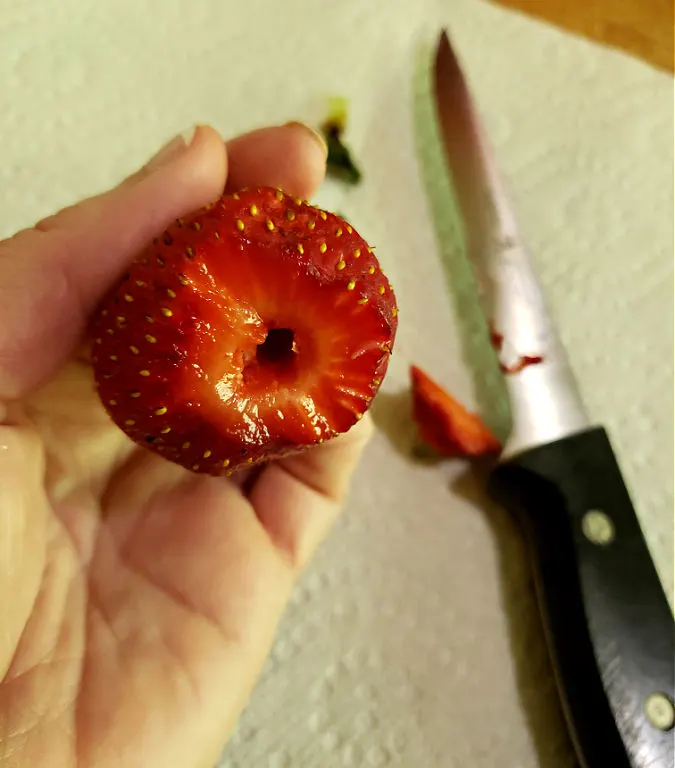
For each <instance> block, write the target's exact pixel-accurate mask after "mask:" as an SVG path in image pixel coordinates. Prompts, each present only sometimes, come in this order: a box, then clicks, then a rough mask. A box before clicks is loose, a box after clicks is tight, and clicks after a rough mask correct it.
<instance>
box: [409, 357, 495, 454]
mask: <svg viewBox="0 0 675 768" xmlns="http://www.w3.org/2000/svg"><path fill="white" fill-rule="evenodd" d="M410 376H411V379H412V398H413V416H414V419H415V421H416V423H417V427H418V429H419V432H420V436H421V438H422V439H423V440H424V442H425V443H427V445H429V446H430V447H431V448H433V449H434V450H435V451H436V452H437V453H438V454H439V455H441V456H448V457H457V456H483V455H485V454H494V453H499V451H500V450H501V445H500V443H499V441H498V440H497V438H496V437H495V436H494V435H493V434H492V432H490V430H489V429H488V428H487V427H486V426H485V424H483V422H482V421H481V420H480V418H479V417H478V416H477V415H476V414H474V413H469V411H467V410H466V408H465V407H464V406H463V405H462V404H461V403H460V402H458V401H457V400H455V398H454V397H452V396H451V395H450V394H449V393H448V392H446V391H445V390H444V389H442V388H441V387H440V386H439V385H438V384H436V382H435V381H432V379H430V378H429V376H427V374H426V373H424V371H422V370H421V369H420V368H418V367H417V366H415V365H412V366H410Z"/></svg>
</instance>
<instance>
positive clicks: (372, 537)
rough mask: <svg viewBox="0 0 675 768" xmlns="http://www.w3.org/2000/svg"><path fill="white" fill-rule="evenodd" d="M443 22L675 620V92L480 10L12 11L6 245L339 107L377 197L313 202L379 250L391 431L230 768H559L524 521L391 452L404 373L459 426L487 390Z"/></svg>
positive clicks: (53, 6) (61, 7) (307, 589)
mask: <svg viewBox="0 0 675 768" xmlns="http://www.w3.org/2000/svg"><path fill="white" fill-rule="evenodd" d="M413 7H414V8H415V10H414V11H413ZM441 24H447V25H449V26H450V28H451V30H452V33H453V36H454V39H455V40H456V43H457V46H458V49H459V51H460V53H461V54H462V57H463V59H464V61H465V63H466V67H467V70H468V71H469V73H470V75H471V79H472V82H473V84H474V87H475V91H476V94H477V97H478V99H479V101H480V103H481V106H482V110H483V112H484V114H485V117H486V121H487V125H488V128H489V131H490V133H491V137H492V140H493V143H494V144H495V145H496V149H497V153H498V157H499V161H500V163H501V165H502V167H503V169H504V171H505V172H506V174H507V176H508V177H509V181H510V186H511V189H512V192H513V196H514V198H515V202H516V204H517V208H518V212H519V214H520V219H521V222H522V227H523V230H524V231H525V232H526V233H527V236H528V239H529V242H530V245H531V247H532V252H533V256H534V259H535V261H536V265H537V268H538V269H539V271H540V274H541V277H542V279H543V282H544V284H545V286H546V289H547V292H548V295H549V297H550V301H551V304H552V307H553V309H554V311H555V315H556V317H557V319H558V322H559V326H560V329H561V332H562V335H563V337H564V339H565V342H566V343H567V345H568V347H569V350H570V353H571V358H572V362H573V364H574V367H575V369H576V371H577V373H578V376H579V379H580V382H581V386H582V389H583V393H584V396H585V398H586V400H587V402H588V404H589V407H590V409H591V412H592V413H593V415H594V416H595V417H597V419H599V420H602V421H603V422H604V423H606V424H607V425H608V427H609V429H610V431H611V434H612V437H613V439H614V441H615V444H616V447H617V449H618V452H619V455H620V457H621V460H622V464H623V468H624V470H625V474H626V476H627V479H628V482H629V485H630V487H631V489H632V491H633V493H634V497H635V500H636V502H637V505H638V509H639V514H640V517H641V520H642V522H643V524H644V526H645V528H646V532H647V536H648V539H649V542H650V545H651V547H652V549H653V552H654V554H655V557H656V559H657V562H658V566H659V568H660V571H661V573H662V575H663V577H664V579H665V580H666V581H667V589H668V592H669V594H670V595H671V598H672V567H673V566H672V553H673V482H672V481H673V435H672V428H673V398H672V391H673V369H672V352H673V305H672V289H673V280H672V277H673V275H672V266H673V264H672V247H673V213H672V211H673V195H672V193H673V178H672V174H673V145H672V136H673V85H672V80H671V79H670V78H668V77H667V76H665V75H663V74H660V73H657V72H655V71H653V70H651V69H649V68H648V67H646V66H645V65H643V64H641V63H639V62H637V61H633V60H631V59H628V58H626V57H624V56H623V55H620V54H617V53H614V52H611V51H605V50H601V49H598V48H595V47H593V46H592V45H591V44H589V43H586V42H583V41H579V40H576V39H573V38H570V37H567V36H565V35H563V34H561V33H558V32H557V31H555V30H552V29H550V28H548V27H544V26H540V25H539V24H537V23H535V22H531V21H528V20H525V19H522V18H520V17H518V16H516V15H510V14H508V13H506V12H504V11H502V10H500V9H497V8H494V7H491V6H489V5H483V4H482V3H480V2H478V0H454V2H453V1H452V0H416V2H415V3H414V4H411V3H410V1H409V0H388V1H387V2H374V1H372V0H371V1H370V2H363V0H341V2H339V3H335V2H327V1H324V2H320V1H319V0H314V2H307V0H283V2H276V3H273V2H269V1H266V0H247V2H245V3H244V2H234V1H233V0H229V2H228V1H227V0H201V1H200V2H187V0H185V1H184V2H181V0H115V2H112V0H99V2H97V3H82V2H81V1H80V0H40V1H39V2H38V0H21V2H20V3H17V2H16V1H15V0H0V83H1V84H2V85H1V86H0V137H1V138H2V160H1V162H0V199H1V205H0V235H6V234H9V233H11V232H12V231H14V230H15V229H17V228H19V227H21V226H24V225H27V224H29V223H31V222H33V221H34V220H35V219H37V218H38V217H41V216H43V215H45V214H47V213H49V212H51V211H52V210H53V209H54V208H56V207H58V206H61V205H64V204H67V203H70V202H72V201H74V200H75V199H77V198H79V197H81V196H83V195H86V194H90V193H93V192H95V191H98V190H100V189H102V188H104V187H106V186H107V185H109V184H111V183H113V182H115V181H117V180H118V178H119V177H120V176H122V175H123V174H126V173H127V172H129V171H131V170H133V169H134V168H135V167H136V166H137V165H139V164H140V163H142V162H143V161H144V160H145V159H146V157H147V156H148V155H150V154H151V153H152V152H153V151H154V150H155V149H156V147H157V146H158V145H159V144H160V143H162V142H163V141H165V140H166V139H167V138H168V137H170V136H171V135H172V134H173V133H175V132H177V131H179V130H182V129H183V128H185V127H186V126H189V125H191V124H193V123H194V122H195V121H200V122H211V123H212V124H213V125H215V126H216V127H217V128H218V129H220V130H221V131H222V132H223V133H224V134H225V135H230V134H234V133H237V132H240V131H243V130H246V129H248V128H250V127H252V126H255V125H258V124H261V123H268V122H282V121H285V120H287V119H290V118H300V119H303V118H304V119H306V120H311V119H314V118H316V117H317V116H318V115H319V114H320V109H321V106H322V104H323V99H324V97H325V96H326V95H329V94H335V93H339V94H345V95H347V96H348V97H349V99H350V103H351V117H352V122H351V126H350V136H349V139H350V142H351V145H352V147H353V149H354V152H355V154H356V156H357V157H358V158H360V159H361V161H362V163H363V165H364V166H365V175H366V182H365V184H364V185H363V186H361V187H360V188H358V189H356V190H354V191H353V192H350V193H349V194H348V195H346V194H344V193H343V192H342V191H340V190H335V189H333V190H325V191H324V192H323V193H322V194H323V199H324V200H329V199H330V201H331V202H332V203H335V204H337V205H338V206H339V208H340V210H341V211H343V212H344V213H346V214H347V215H348V216H349V217H351V218H352V219H353V220H354V223H355V224H356V226H357V227H358V228H359V229H360V230H362V233H363V234H364V236H366V237H367V238H368V239H370V240H371V241H372V242H373V243H374V244H376V245H377V248H378V254H379V255H380V257H381V259H382V261H383V262H384V265H385V269H386V271H387V272H388V274H390V277H391V280H392V282H393V283H394V284H395V286H396V289H397V293H398V296H399V300H400V307H401V326H400V336H399V341H398V347H397V351H396V354H395V355H394V358H393V361H392V366H391V369H390V371H391V372H390V374H389V376H388V379H387V381H386V386H385V394H384V395H383V396H382V398H380V404H379V408H378V411H377V417H378V422H379V424H380V425H381V427H382V431H381V432H379V433H378V435H377V437H376V439H375V440H374V442H373V444H372V447H371V448H370V450H369V453H368V455H367V458H366V461H365V462H364V464H363V466H362V467H361V470H360V472H359V475H358V478H357V482H356V484H355V487H354V490H353V493H352V497H351V501H350V504H349V507H348V509H347V511H346V514H345V516H344V518H343V520H342V521H341V523H340V524H339V525H338V527H337V529H336V531H335V533H334V535H333V536H332V538H331V539H330V541H329V542H327V544H326V545H325V546H324V548H323V549H322V551H321V552H320V554H319V555H318V557H317V559H316V561H315V563H314V564H313V566H312V568H311V570H310V571H309V572H308V573H307V574H306V576H305V578H304V579H303V581H302V583H301V585H300V586H299V587H298V589H297V591H296V593H295V596H294V599H293V603H292V605H291V607H290V609H289V611H288V613H287V616H286V617H285V620H284V624H283V628H282V632H281V634H280V637H279V639H278V642H277V644H276V648H275V650H274V653H273V656H272V658H271V659H270V662H269V664H268V665H267V667H266V670H265V673H264V676H263V679H262V681H261V683H260V685H259V686H258V688H257V690H256V692H255V694H254V696H253V699H252V701H251V704H250V707H249V709H248V710H247V712H246V713H245V715H244V717H243V719H242V722H241V725H240V728H239V730H238V731H237V733H236V734H235V736H234V738H233V739H232V741H231V743H230V745H229V746H228V748H227V750H226V752H225V754H224V756H223V762H222V766H223V768H225V766H227V768H235V767H236V768H258V767H260V768H287V767H288V766H293V767H294V768H305V767H309V768H329V766H348V767H349V766H354V767H357V768H361V767H362V766H363V767H364V768H367V767H368V766H390V765H392V766H393V765H397V766H405V767H406V768H408V767H412V766H424V767H425V768H426V767H427V766H428V767H429V768H453V766H461V767H462V768H466V767H468V766H471V768H494V766H500V768H501V767H502V766H503V767H504V768H535V766H538V765H542V766H546V767H547V768H567V767H568V766H572V765H573V760H572V757H571V753H570V749H569V746H568V743H567V740H566V737H565V735H564V729H563V727H562V724H561V721H560V718H559V714H558V711H557V709H556V704H555V696H554V693H553V688H552V682H551V679H550V672H549V669H548V667H547V663H546V657H545V655H544V653H543V650H542V638H541V635H540V633H539V629H538V625H537V623H536V614H535V613H534V609H533V598H532V592H531V589H530V585H529V582H528V577H527V571H526V569H525V565H524V558H523V551H522V546H521V543H520V540H519V538H518V535H517V532H516V530H515V528H514V526H513V524H512V523H511V521H510V520H509V519H508V518H507V516H506V515H505V514H504V513H503V512H502V511H501V510H498V509H495V508H493V507H492V506H490V505H488V504H487V502H486V501H485V499H484V497H483V495H482V493H481V492H480V491H479V487H480V486H479V483H478V482H477V481H472V480H471V479H470V478H468V477H467V476H465V475H464V469H463V467H461V466H453V465H446V466H442V467H436V468H431V467H421V466H418V465H414V464H413V463H411V462H410V461H409V459H407V458H406V457H405V456H404V455H403V454H402V453H401V452H400V451H399V450H396V446H398V447H404V448H406V450H407V448H408V439H409V434H410V431H409V425H408V424H407V423H406V416H405V413H404V411H402V409H401V404H402V403H403V402H404V399H402V398H401V396H400V395H399V394H397V393H399V392H400V391H401V390H403V389H404V388H405V387H406V385H407V366H408V364H409V363H410V362H411V361H413V360H414V361H415V362H417V363H419V364H421V365H422V366H424V367H426V368H428V369H429V370H430V371H431V372H433V374H434V375H435V376H436V377H437V378H438V379H440V380H442V381H444V382H446V383H447V384H448V385H449V386H450V387H451V388H452V390H453V391H454V392H455V393H456V394H457V395H459V396H460V397H462V398H463V399H464V400H465V401H467V402H469V403H472V402H473V403H481V402H482V400H483V398H484V397H485V392H486V391H487V392H488V393H489V391H491V388H494V384H493V383H491V382H492V380H491V378H490V376H488V374H487V373H484V374H482V375H483V377H486V378H485V380H484V381H483V383H482V384H481V383H480V381H479V385H476V384H475V383H474V378H473V375H472V372H471V370H470V366H469V365H468V360H471V359H473V358H474V357H475V356H476V355H475V354H474V353H476V350H478V349H479V347H480V345H481V344H482V343H483V342H481V341H480V330H481V329H480V328H478V327H476V326H475V325H474V324H473V321H472V320H471V312H469V311H468V309H469V308H470V306H471V301H472V299H471V296H470V294H469V295H467V293H466V290H465V289H464V288H462V287H461V281H459V283H460V288H459V289H458V287H457V285H458V283H457V282H456V281H455V278H453V277H451V276H449V274H448V273H447V272H446V268H445V267H444V265H446V266H448V265H452V264H454V265H455V266H456V265H457V263H458V259H457V258H456V257H457V254H458V245H457V242H458V241H457V234H456V232H455V231H454V228H453V224H452V220H451V217H450V216H448V215H445V216H443V215H440V216H439V215H437V214H439V213H441V214H442V212H443V209H444V206H447V205H448V199H449V198H448V190H447V181H446V180H445V178H444V176H443V172H442V169H441V168H440V166H439V165H438V160H439V158H440V155H439V154H438V148H437V147H435V146H434V137H433V130H432V127H431V125H430V122H429V115H430V107H429V103H428V92H427V89H428V84H427V82H426V80H425V75H424V67H425V66H426V65H427V64H428V54H429V50H430V44H431V42H432V41H433V39H434V37H435V35H436V33H437V30H438V28H439V26H440V25H441ZM448 281H450V285H451V286H454V287H453V288H452V290H447V287H448V284H449V283H448ZM458 315H459V316H461V317H463V318H464V320H463V321H462V323H459V322H458V320H457V316H458ZM467 315H468V317H469V321H468V322H467V321H466V316H467ZM463 326H467V327H466V328H464V330H461V329H462V327H463ZM472 330H474V333H473V336H472V335H471V332H472ZM467 332H468V333H469V337H468V341H466V340H464V341H463V340H462V339H463V338H464V336H463V334H465V333H467ZM476 354H477V353H476ZM480 376H481V373H480V372H479V378H480ZM486 382H487V383H486ZM492 410H493V411H494V410H495V409H494V408H492ZM488 411H490V408H488ZM496 417H497V419H498V418H499V414H498V413H497V414H496ZM392 436H393V442H392V440H391V439H390V437H392ZM177 768H179V767H177Z"/></svg>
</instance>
